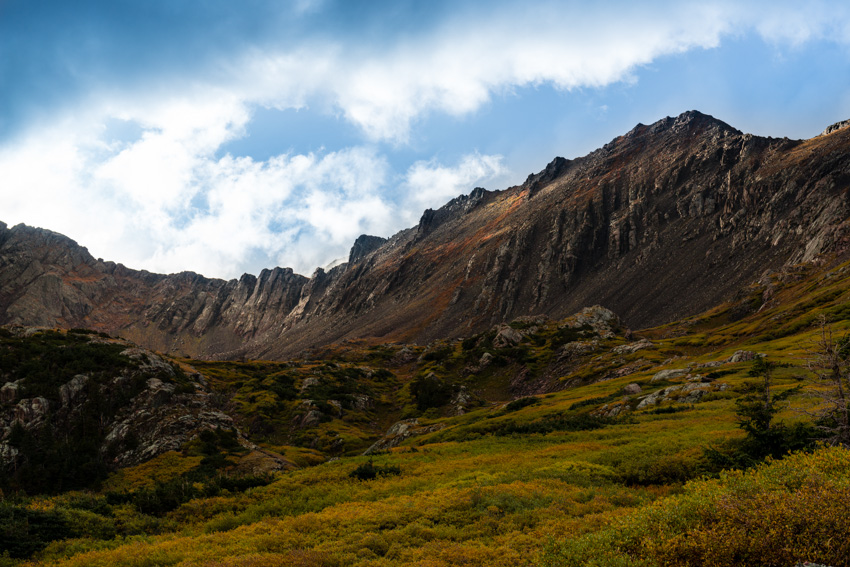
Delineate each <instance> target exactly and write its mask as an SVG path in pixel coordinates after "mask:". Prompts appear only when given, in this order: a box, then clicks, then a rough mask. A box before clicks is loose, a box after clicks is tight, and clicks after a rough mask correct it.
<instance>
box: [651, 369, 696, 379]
mask: <svg viewBox="0 0 850 567" xmlns="http://www.w3.org/2000/svg"><path fill="white" fill-rule="evenodd" d="M687 373H688V369H687V368H670V369H668V370H661V371H659V372H656V373H655V375H654V376H653V377H652V382H660V381H661V380H672V379H673V378H681V377H682V376H684V375H685V374H687Z"/></svg>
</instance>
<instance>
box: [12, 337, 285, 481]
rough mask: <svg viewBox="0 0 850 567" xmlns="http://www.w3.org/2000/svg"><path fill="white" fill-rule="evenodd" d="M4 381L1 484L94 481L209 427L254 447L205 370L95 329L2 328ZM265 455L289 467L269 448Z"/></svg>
mask: <svg viewBox="0 0 850 567" xmlns="http://www.w3.org/2000/svg"><path fill="white" fill-rule="evenodd" d="M0 384H2V387H0V490H4V489H5V490H8V489H10V488H11V489H20V488H22V489H24V490H26V491H27V492H55V491H59V490H68V489H74V488H83V487H89V486H91V485H92V484H93V483H96V482H97V481H98V480H102V479H103V478H105V476H106V474H107V473H109V472H110V471H113V470H115V469H117V468H121V467H127V466H132V465H137V464H139V463H142V462H145V461H148V460H150V459H151V458H153V457H156V456H158V455H161V454H163V453H166V452H168V451H175V450H179V449H182V448H184V447H185V446H186V444H187V443H188V442H189V441H192V440H194V439H197V438H198V437H199V436H203V435H202V434H203V432H207V434H209V432H228V435H231V436H232V438H233V439H232V441H233V442H234V447H242V448H243V449H244V452H246V453H248V454H250V452H256V451H257V449H258V448H257V446H256V445H254V444H253V443H251V442H250V441H248V440H247V439H246V438H245V437H244V436H243V435H242V433H241V432H240V431H239V429H238V428H237V427H236V424H235V423H234V420H233V418H232V417H231V416H230V415H228V414H227V413H225V412H224V411H222V408H221V403H219V402H218V401H217V400H216V396H215V395H214V393H213V391H212V390H211V389H210V388H209V386H208V384H207V381H206V379H205V378H204V377H203V376H202V375H201V374H199V373H197V372H185V371H184V369H183V368H181V366H180V365H178V364H177V363H175V362H174V361H171V360H168V359H165V358H163V357H161V356H159V355H157V354H155V353H153V352H150V351H147V350H144V349H141V348H138V347H136V346H135V345H132V344H130V343H127V342H126V341H123V340H116V339H112V338H110V337H108V336H101V335H98V334H95V333H93V332H91V331H86V330H82V329H78V330H72V331H70V332H68V333H62V332H57V331H49V330H39V329H32V328H29V329H28V328H23V327H18V328H15V327H12V328H0ZM258 459H259V457H256V456H255V457H254V458H253V460H254V461H255V462H256V461H258ZM259 460H267V461H268V460H273V461H276V462H275V463H272V464H271V465H269V464H268V463H267V464H266V465H265V466H266V469H268V466H271V467H272V468H273V469H274V468H283V467H285V466H286V462H285V461H284V459H282V458H277V459H275V456H274V455H272V454H270V453H268V452H266V453H263V454H262V458H261V459H259Z"/></svg>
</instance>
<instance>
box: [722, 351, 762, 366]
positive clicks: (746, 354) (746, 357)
mask: <svg viewBox="0 0 850 567" xmlns="http://www.w3.org/2000/svg"><path fill="white" fill-rule="evenodd" d="M755 357H756V353H754V352H753V351H751V350H737V351H735V354H733V355H732V356H730V357H729V358H727V359H726V364H734V363H736V362H748V361H750V360H752V359H754V358H755Z"/></svg>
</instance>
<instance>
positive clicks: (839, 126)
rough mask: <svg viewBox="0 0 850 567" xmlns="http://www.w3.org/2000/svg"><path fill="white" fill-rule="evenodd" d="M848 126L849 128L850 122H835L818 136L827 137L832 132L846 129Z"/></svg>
mask: <svg viewBox="0 0 850 567" xmlns="http://www.w3.org/2000/svg"><path fill="white" fill-rule="evenodd" d="M848 126H850V120H842V121H841V122H836V123H835V124H831V125H830V126H827V127H826V130H824V131H823V132H821V134H820V135H821V136H828V135H829V134H832V133H833V132H837V131H838V130H841V129H842V128H846V127H848Z"/></svg>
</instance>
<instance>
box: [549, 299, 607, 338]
mask: <svg viewBox="0 0 850 567" xmlns="http://www.w3.org/2000/svg"><path fill="white" fill-rule="evenodd" d="M561 326H562V327H570V328H572V329H578V328H581V327H585V326H589V327H590V328H591V329H593V332H594V333H595V334H597V335H598V336H599V337H601V338H603V339H612V338H614V336H615V334H614V329H615V328H616V327H618V326H620V318H619V317H617V316H616V315H615V314H614V312H613V311H611V310H610V309H605V308H604V307H602V306H601V305H594V306H593V307H585V308H584V309H582V310H581V311H580V312H578V313H576V314H575V315H573V316H571V317H568V318H567V319H566V320H565V321H564V322H563V324H562V325H561Z"/></svg>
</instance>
